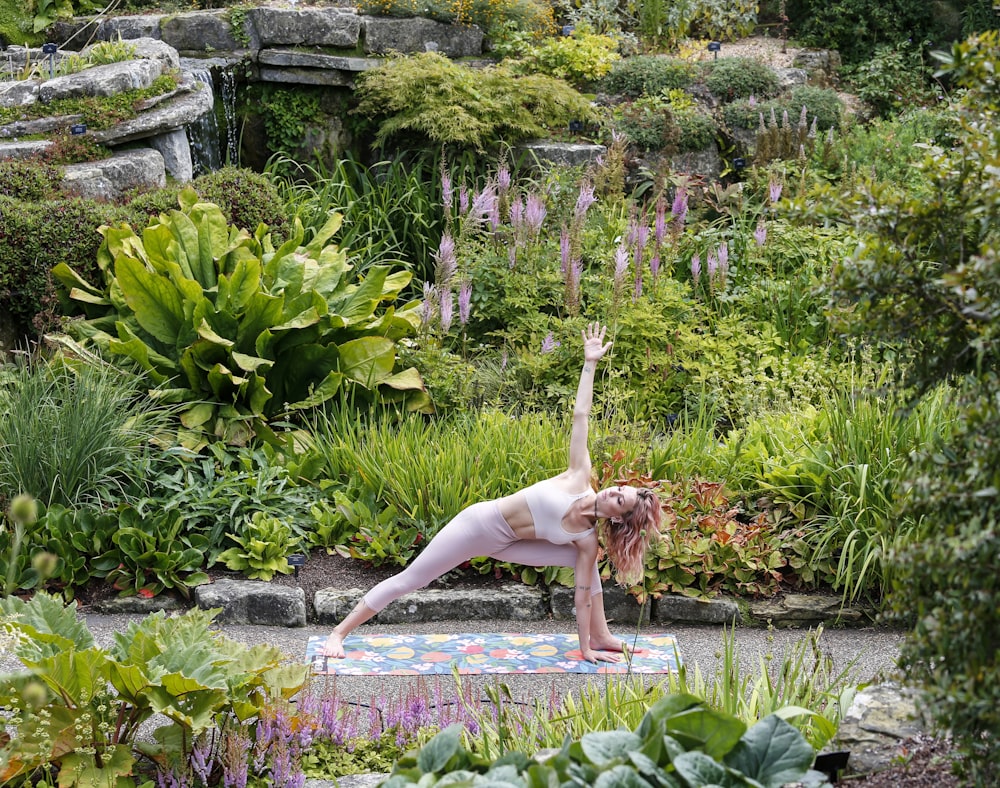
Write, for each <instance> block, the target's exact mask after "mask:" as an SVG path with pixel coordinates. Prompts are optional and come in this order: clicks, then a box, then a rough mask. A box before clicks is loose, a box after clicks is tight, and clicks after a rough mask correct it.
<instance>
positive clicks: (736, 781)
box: [674, 750, 761, 788]
mask: <svg viewBox="0 0 1000 788" xmlns="http://www.w3.org/2000/svg"><path fill="white" fill-rule="evenodd" d="M674 768H675V769H676V770H677V773H678V774H679V775H680V776H681V777H682V778H683V779H684V780H685V781H686V783H687V784H688V786H690V788H761V786H760V784H759V783H756V782H754V781H753V780H749V779H746V778H745V777H742V776H741V775H739V774H737V773H735V772H733V771H731V770H730V769H727V768H726V767H725V766H723V765H722V764H721V763H719V762H718V761H715V760H713V759H711V758H709V757H708V756H707V755H705V753H703V752H698V751H697V750H696V751H694V752H685V753H683V754H681V755H678V756H677V757H676V758H675V759H674Z"/></svg>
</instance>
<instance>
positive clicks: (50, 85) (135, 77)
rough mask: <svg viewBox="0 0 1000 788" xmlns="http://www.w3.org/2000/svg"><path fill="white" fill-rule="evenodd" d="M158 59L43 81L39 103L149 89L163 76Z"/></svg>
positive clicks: (86, 70) (111, 64)
mask: <svg viewBox="0 0 1000 788" xmlns="http://www.w3.org/2000/svg"><path fill="white" fill-rule="evenodd" d="M163 71H164V64H163V62H162V61H159V60H124V61H122V62H120V63H108V64H107V65H103V66H91V67H90V68H87V69H84V70H83V71H80V72H77V73H76V74H66V75H64V76H61V77H55V78H53V79H48V80H46V81H45V82H43V83H42V84H41V85H40V86H39V88H38V100H39V101H41V102H44V103H46V104H48V103H49V102H50V101H55V100H57V99H67V98H79V97H81V96H114V95H117V94H119V93H123V92H125V91H127V90H141V89H143V88H148V87H149V86H150V85H152V84H153V82H154V81H155V80H156V79H157V77H159V76H160V75H161V74H163Z"/></svg>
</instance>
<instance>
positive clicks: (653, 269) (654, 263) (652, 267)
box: [649, 254, 660, 282]
mask: <svg viewBox="0 0 1000 788" xmlns="http://www.w3.org/2000/svg"><path fill="white" fill-rule="evenodd" d="M649 273H651V274H652V275H653V281H654V282H655V281H656V277H657V276H658V275H659V273H660V256H659V255H658V254H654V255H653V259H652V260H650V261H649Z"/></svg>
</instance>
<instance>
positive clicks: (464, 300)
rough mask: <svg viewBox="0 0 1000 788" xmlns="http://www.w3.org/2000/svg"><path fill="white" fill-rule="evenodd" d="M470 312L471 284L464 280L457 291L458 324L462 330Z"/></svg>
mask: <svg viewBox="0 0 1000 788" xmlns="http://www.w3.org/2000/svg"><path fill="white" fill-rule="evenodd" d="M471 310H472V282H471V281H470V280H468V279H466V280H465V281H464V282H462V286H461V287H460V288H459V290H458V322H459V325H461V326H462V327H463V328H465V324H466V323H468V322H469V315H470V313H471Z"/></svg>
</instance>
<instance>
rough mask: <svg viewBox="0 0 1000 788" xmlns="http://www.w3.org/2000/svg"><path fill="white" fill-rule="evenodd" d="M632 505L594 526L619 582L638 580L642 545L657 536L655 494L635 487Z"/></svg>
mask: <svg viewBox="0 0 1000 788" xmlns="http://www.w3.org/2000/svg"><path fill="white" fill-rule="evenodd" d="M636 492H637V493H638V494H639V497H638V500H636V503H635V507H634V508H633V509H632V511H631V512H629V513H628V514H627V515H625V516H624V517H621V518H617V517H615V518H612V519H610V520H604V521H603V522H602V523H601V524H600V525H599V526H598V532H599V533H600V536H601V541H602V542H603V543H604V550H605V552H607V554H608V557H609V558H610V559H611V563H612V564H614V567H615V579H616V580H617V581H618V582H619V583H621V584H622V585H635V584H637V583H639V582H641V581H642V575H643V572H644V571H645V564H646V561H645V557H646V549H647V548H648V547H649V545H650V543H651V542H652V541H653V540H654V539H658V538H659V536H660V519H661V517H662V515H663V510H662V508H661V504H660V498H659V496H658V495H657V494H656V493H655V492H654V491H653V490H650V489H649V488H648V487H641V488H639V489H637V490H636Z"/></svg>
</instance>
